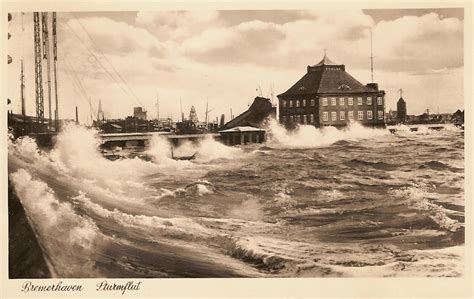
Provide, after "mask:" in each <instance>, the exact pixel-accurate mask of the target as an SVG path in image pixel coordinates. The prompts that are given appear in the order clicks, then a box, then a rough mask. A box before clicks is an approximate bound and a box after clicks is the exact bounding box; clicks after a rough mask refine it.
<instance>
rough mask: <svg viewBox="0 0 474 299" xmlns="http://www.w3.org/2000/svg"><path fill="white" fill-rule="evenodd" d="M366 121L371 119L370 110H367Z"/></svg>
mask: <svg viewBox="0 0 474 299" xmlns="http://www.w3.org/2000/svg"><path fill="white" fill-rule="evenodd" d="M367 119H372V110H367Z"/></svg>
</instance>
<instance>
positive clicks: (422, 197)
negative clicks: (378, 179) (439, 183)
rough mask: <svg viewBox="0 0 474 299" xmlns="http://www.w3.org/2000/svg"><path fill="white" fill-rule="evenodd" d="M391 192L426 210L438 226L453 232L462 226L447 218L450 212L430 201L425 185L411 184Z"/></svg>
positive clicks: (416, 207) (409, 203) (415, 206)
mask: <svg viewBox="0 0 474 299" xmlns="http://www.w3.org/2000/svg"><path fill="white" fill-rule="evenodd" d="M391 193H392V194H393V195H395V196H397V197H401V198H403V199H405V200H406V201H407V204H408V205H410V206H411V207H413V208H415V209H418V210H422V211H425V212H427V213H428V215H429V217H430V218H431V219H432V220H433V221H434V222H436V223H437V224H438V225H439V226H440V228H443V229H446V230H448V231H451V232H455V231H457V230H458V229H459V228H461V227H462V226H463V225H462V224H461V223H459V222H458V221H456V220H454V219H451V218H449V216H448V214H449V213H451V212H450V211H449V210H447V209H445V208H443V207H442V206H439V205H437V204H435V203H433V202H431V201H430V200H429V199H428V197H429V194H430V193H429V192H428V191H427V190H426V187H424V186H422V185H415V184H413V186H409V187H403V188H400V189H392V190H391Z"/></svg>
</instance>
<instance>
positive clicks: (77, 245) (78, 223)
mask: <svg viewBox="0 0 474 299" xmlns="http://www.w3.org/2000/svg"><path fill="white" fill-rule="evenodd" d="M11 179H12V182H13V185H14V188H15V191H16V192H17V194H18V197H19V199H20V200H21V203H22V205H23V207H24V208H25V211H26V214H27V215H28V218H29V220H30V221H31V224H32V225H33V228H34V229H35V231H36V232H37V234H38V235H39V242H40V244H41V245H42V246H43V248H44V249H45V250H46V253H47V255H48V256H51V257H54V258H53V259H52V261H51V262H52V264H53V267H54V270H55V272H56V273H57V274H58V276H60V277H84V276H91V277H92V276H96V275H97V273H96V272H95V268H94V265H95V262H94V260H95V259H94V257H93V255H94V254H95V253H97V251H98V250H100V246H101V241H100V240H101V238H102V237H100V236H101V233H100V231H99V229H98V228H97V226H96V225H95V223H94V221H92V220H91V219H90V218H88V217H83V216H80V215H78V214H77V213H76V212H75V211H74V210H73V208H72V206H71V205H70V204H69V203H67V202H61V201H58V199H56V197H55V194H54V192H53V191H52V190H51V189H50V188H49V187H48V186H47V185H46V184H45V183H43V182H41V181H39V180H35V179H33V178H32V177H31V175H30V174H29V173H28V172H27V171H26V170H24V169H19V170H18V171H17V172H15V173H12V174H11Z"/></svg>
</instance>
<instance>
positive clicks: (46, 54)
mask: <svg viewBox="0 0 474 299" xmlns="http://www.w3.org/2000/svg"><path fill="white" fill-rule="evenodd" d="M41 17H42V18H41V21H42V25H43V59H45V60H46V76H47V79H48V113H49V114H48V119H49V121H48V125H49V124H50V123H51V121H52V119H53V116H52V112H51V111H52V108H51V63H50V55H49V32H48V13H47V12H42V13H41Z"/></svg>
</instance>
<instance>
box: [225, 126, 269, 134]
mask: <svg viewBox="0 0 474 299" xmlns="http://www.w3.org/2000/svg"><path fill="white" fill-rule="evenodd" d="M263 131H265V130H264V129H260V128H255V127H250V126H242V127H234V128H232V129H227V130H223V131H219V133H232V132H263Z"/></svg>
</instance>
